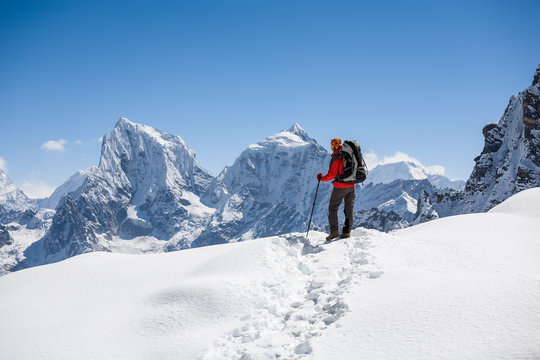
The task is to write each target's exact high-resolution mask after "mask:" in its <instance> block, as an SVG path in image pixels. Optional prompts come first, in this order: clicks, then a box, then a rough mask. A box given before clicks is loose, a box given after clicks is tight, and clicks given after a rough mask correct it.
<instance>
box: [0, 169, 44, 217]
mask: <svg viewBox="0 0 540 360" xmlns="http://www.w3.org/2000/svg"><path fill="white" fill-rule="evenodd" d="M35 208H36V202H35V201H34V200H31V199H30V198H28V196H26V194H25V193H24V192H22V190H20V189H18V188H17V186H16V185H15V184H13V182H12V181H11V179H10V178H9V177H8V175H7V174H6V172H5V171H4V170H2V169H0V224H2V223H3V224H7V223H10V222H12V221H16V220H18V219H19V218H20V217H21V215H22V214H23V213H24V212H25V211H26V210H28V209H35Z"/></svg>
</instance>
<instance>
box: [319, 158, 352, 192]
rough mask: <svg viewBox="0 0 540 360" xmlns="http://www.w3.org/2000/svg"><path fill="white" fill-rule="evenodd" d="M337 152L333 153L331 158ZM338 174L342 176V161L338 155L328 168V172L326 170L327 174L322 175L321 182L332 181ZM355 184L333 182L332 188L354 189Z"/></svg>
mask: <svg viewBox="0 0 540 360" xmlns="http://www.w3.org/2000/svg"><path fill="white" fill-rule="evenodd" d="M338 152H339V151H334V153H333V154H332V157H334V156H335V155H336V153H338ZM338 174H343V159H342V158H341V155H338V156H337V158H336V159H333V162H332V166H330V170H328V174H326V175H324V176H323V177H322V178H321V180H322V181H330V180H333V179H334V178H335V177H336V176H337V175H338ZM354 185H355V184H346V183H342V182H339V181H334V187H336V188H351V187H354Z"/></svg>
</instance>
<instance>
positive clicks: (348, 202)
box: [343, 187, 355, 234]
mask: <svg viewBox="0 0 540 360" xmlns="http://www.w3.org/2000/svg"><path fill="white" fill-rule="evenodd" d="M354 189H355V188H353V187H352V188H347V189H346V190H348V191H347V193H346V194H345V207H344V209H343V212H344V213H345V226H344V227H343V233H344V234H350V233H351V229H352V226H353V221H354V198H355V190H354Z"/></svg>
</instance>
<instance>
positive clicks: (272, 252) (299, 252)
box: [202, 229, 383, 360]
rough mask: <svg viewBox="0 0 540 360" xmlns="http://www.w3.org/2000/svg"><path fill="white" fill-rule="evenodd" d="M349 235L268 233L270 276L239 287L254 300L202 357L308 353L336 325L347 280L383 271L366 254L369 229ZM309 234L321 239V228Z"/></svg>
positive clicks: (353, 281)
mask: <svg viewBox="0 0 540 360" xmlns="http://www.w3.org/2000/svg"><path fill="white" fill-rule="evenodd" d="M352 235H353V236H352V237H351V238H349V239H344V240H339V241H336V242H333V243H330V244H325V245H323V246H321V245H312V244H310V243H308V242H307V241H306V239H305V237H304V236H303V235H300V234H289V235H284V236H280V237H276V238H274V239H273V241H272V242H271V243H269V246H268V247H266V248H265V249H266V251H267V254H266V259H267V262H268V264H267V265H268V266H270V267H271V269H272V274H274V277H273V278H271V279H267V280H266V281H265V282H263V283H253V284H251V285H252V286H250V288H249V289H245V291H246V292H248V293H250V294H253V293H255V294H258V296H259V297H260V299H261V300H260V302H259V303H258V304H257V306H256V307H255V308H254V309H251V312H250V313H249V314H248V315H246V316H244V317H243V318H242V319H241V321H242V323H241V325H240V326H239V327H237V328H235V329H233V330H232V331H231V332H230V334H229V335H227V336H226V337H224V338H222V339H219V340H218V341H216V342H215V344H214V346H213V347H212V348H211V349H209V350H208V351H207V352H206V353H205V354H204V356H203V357H202V358H203V359H204V360H212V359H241V360H248V359H301V358H304V357H306V356H307V355H308V354H310V353H311V352H312V345H311V344H312V341H313V340H314V338H316V337H318V336H320V335H322V333H323V331H324V330H325V329H326V328H327V327H329V326H339V323H338V320H339V319H340V318H341V317H343V316H345V315H346V313H347V312H348V311H349V307H348V305H347V303H346V302H345V300H344V294H345V293H346V292H347V291H349V289H350V287H351V285H355V284H357V283H359V282H361V281H363V279H366V278H377V277H379V276H381V275H382V273H383V272H382V271H380V270H379V269H377V267H376V264H374V262H373V259H372V258H371V256H370V254H369V248H370V246H371V244H370V240H368V239H373V238H374V237H373V235H374V234H373V231H371V230H363V229H358V230H355V231H353V234H352ZM312 236H313V238H314V239H313V240H312V242H313V244H321V243H323V242H324V237H323V235H322V234H320V233H319V234H317V235H312ZM375 238H376V237H375ZM247 310H248V311H249V309H247Z"/></svg>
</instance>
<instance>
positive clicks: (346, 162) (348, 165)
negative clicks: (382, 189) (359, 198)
mask: <svg viewBox="0 0 540 360" xmlns="http://www.w3.org/2000/svg"><path fill="white" fill-rule="evenodd" d="M340 155H341V158H342V160H343V174H338V176H337V177H336V181H339V182H343V183H347V184H358V183H361V182H364V181H365V180H366V177H367V165H366V162H365V161H364V157H363V156H362V149H361V148H360V144H358V141H356V140H345V142H343V145H342V146H341V152H340Z"/></svg>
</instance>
